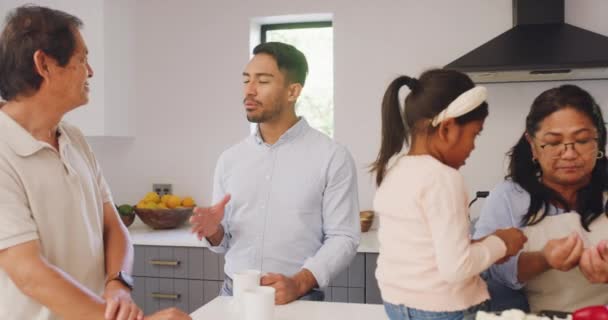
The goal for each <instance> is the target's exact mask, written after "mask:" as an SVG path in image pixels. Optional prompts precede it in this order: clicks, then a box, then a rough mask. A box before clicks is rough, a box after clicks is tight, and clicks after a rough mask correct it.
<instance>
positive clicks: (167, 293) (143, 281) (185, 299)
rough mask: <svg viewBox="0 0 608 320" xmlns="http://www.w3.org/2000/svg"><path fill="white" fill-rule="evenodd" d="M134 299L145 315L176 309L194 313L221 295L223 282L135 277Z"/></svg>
mask: <svg viewBox="0 0 608 320" xmlns="http://www.w3.org/2000/svg"><path fill="white" fill-rule="evenodd" d="M134 278H135V288H134V290H133V299H134V301H135V303H136V304H137V305H138V306H140V307H141V308H142V309H143V310H144V313H145V314H147V315H149V314H151V313H154V312H156V311H159V310H162V309H166V308H171V307H176V308H179V309H180V310H182V311H184V312H188V313H190V312H193V311H195V310H197V309H198V308H200V307H201V306H203V305H204V304H206V303H207V302H209V301H211V300H213V299H214V298H215V297H217V296H218V295H219V291H220V288H221V285H222V281H206V280H187V279H171V278H151V277H134Z"/></svg>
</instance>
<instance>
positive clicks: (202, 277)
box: [129, 221, 382, 314]
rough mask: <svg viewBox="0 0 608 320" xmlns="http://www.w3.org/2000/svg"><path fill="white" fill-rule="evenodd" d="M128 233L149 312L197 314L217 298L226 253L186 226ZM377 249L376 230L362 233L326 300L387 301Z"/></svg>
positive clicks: (137, 226) (137, 293) (138, 290)
mask: <svg viewBox="0 0 608 320" xmlns="http://www.w3.org/2000/svg"><path fill="white" fill-rule="evenodd" d="M129 232H130V234H131V240H132V242H133V244H134V246H135V261H134V268H133V276H134V279H135V290H134V291H133V297H134V299H135V302H136V303H137V304H138V305H139V306H140V307H142V308H143V309H144V311H145V313H146V314H149V313H152V312H155V311H157V310H160V309H163V308H168V307H173V306H175V307H178V308H180V309H182V310H184V311H187V312H193V311H195V310H197V309H199V308H200V307H201V306H203V305H205V304H207V303H209V302H210V301H212V300H214V299H215V298H216V297H217V295H218V293H219V290H220V287H221V285H222V283H223V280H224V272H223V271H224V256H223V255H221V254H216V253H214V252H212V251H211V250H209V249H208V248H207V247H206V246H205V243H204V242H201V241H199V240H198V239H196V237H195V236H194V235H193V234H191V233H190V230H189V227H188V226H187V225H184V226H183V227H182V228H179V229H171V230H153V229H151V228H149V227H147V226H146V225H143V224H142V223H141V221H136V223H134V224H133V225H132V226H131V227H130V228H129ZM378 247H379V245H378V239H377V230H374V229H372V230H370V231H369V232H365V233H362V234H361V241H360V244H359V247H358V252H357V255H356V256H355V258H354V259H353V261H352V262H351V264H350V265H349V266H348V267H347V268H346V269H345V270H344V271H343V272H341V273H340V274H339V275H338V276H336V277H335V278H334V279H332V280H331V282H330V284H329V286H328V287H327V288H324V292H325V301H327V302H337V303H350V304H362V303H367V304H379V303H381V302H382V301H381V298H380V290H379V289H378V284H377V282H376V277H375V275H374V273H375V270H376V259H377V257H378Z"/></svg>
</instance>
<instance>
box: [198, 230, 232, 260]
mask: <svg viewBox="0 0 608 320" xmlns="http://www.w3.org/2000/svg"><path fill="white" fill-rule="evenodd" d="M222 228H223V229H224V237H223V238H222V241H220V243H219V244H218V245H217V246H214V245H213V244H211V242H210V241H209V240H207V238H206V237H204V238H203V239H202V240H201V242H203V244H204V245H205V246H206V247H207V248H208V249H209V250H211V251H213V252H215V253H223V252H224V250H225V248H226V241H228V240H227V238H228V233H227V232H226V226H224V225H223V224H222Z"/></svg>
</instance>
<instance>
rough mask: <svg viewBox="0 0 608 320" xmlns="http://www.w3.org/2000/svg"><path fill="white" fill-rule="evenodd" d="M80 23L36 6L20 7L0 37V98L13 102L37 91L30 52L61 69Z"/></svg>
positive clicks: (70, 50)
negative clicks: (52, 59) (52, 60)
mask: <svg viewBox="0 0 608 320" xmlns="http://www.w3.org/2000/svg"><path fill="white" fill-rule="evenodd" d="M81 26H82V21H81V20H80V19H78V18H77V17H75V16H72V15H70V14H68V13H65V12H62V11H58V10H53V9H50V8H46V7H39V6H22V7H19V8H17V9H15V10H13V11H12V12H11V13H10V14H9V15H8V16H7V19H6V26H5V28H4V31H3V32H2V34H1V35H0V96H1V97H2V98H3V99H5V100H7V101H10V100H13V99H14V98H16V97H17V96H20V95H29V94H31V93H33V92H36V91H37V90H38V89H39V88H40V84H41V83H42V78H41V77H40V75H39V74H38V73H37V72H36V68H35V66H34V59H33V58H32V57H33V56H34V53H35V52H36V51H38V50H41V51H43V52H44V53H45V54H47V55H48V56H50V57H52V58H54V59H55V60H57V63H58V64H59V65H60V66H65V65H66V64H67V63H68V62H69V61H70V58H71V57H72V55H73V54H74V49H75V47H76V38H75V37H74V30H76V29H78V28H80V27H81Z"/></svg>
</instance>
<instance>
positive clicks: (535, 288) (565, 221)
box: [523, 212, 608, 312]
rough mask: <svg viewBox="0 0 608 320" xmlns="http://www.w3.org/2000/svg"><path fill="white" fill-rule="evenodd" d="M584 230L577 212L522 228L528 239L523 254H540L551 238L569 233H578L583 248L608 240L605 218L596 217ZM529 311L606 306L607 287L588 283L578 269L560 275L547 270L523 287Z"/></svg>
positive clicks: (606, 220)
mask: <svg viewBox="0 0 608 320" xmlns="http://www.w3.org/2000/svg"><path fill="white" fill-rule="evenodd" d="M589 229H590V230H591V232H587V231H585V229H584V228H583V227H582V225H581V223H580V216H579V215H578V214H577V213H573V212H569V213H562V214H558V215H554V216H547V217H545V218H544V219H543V220H542V221H541V222H540V223H538V224H536V225H533V226H527V227H525V228H524V229H523V231H524V234H525V235H526V236H527V237H528V242H527V243H526V244H525V246H524V249H523V251H524V252H528V251H542V249H543V247H544V246H545V244H546V243H547V242H548V241H549V240H551V239H557V238H563V237H567V236H568V235H570V234H571V233H572V232H578V233H579V234H581V236H582V238H583V241H584V243H585V247H586V248H587V247H589V246H591V245H597V244H598V242H600V241H601V240H603V239H608V218H607V217H606V215H605V214H603V215H602V216H600V217H598V218H596V219H595V220H594V221H593V223H592V224H591V225H590V226H589ZM524 290H525V292H526V294H527V296H528V301H529V303H530V309H531V311H532V312H538V311H540V310H560V311H568V312H572V311H574V310H576V309H579V308H582V307H586V306H590V305H605V304H608V284H591V283H590V282H589V281H588V280H587V279H586V278H585V276H584V275H583V274H582V272H581V271H580V269H579V268H578V267H575V268H574V269H572V270H570V271H568V272H562V271H559V270H553V269H552V270H549V271H546V272H544V273H542V274H540V275H538V276H536V277H535V278H534V279H532V280H530V281H528V283H527V284H526V286H525V288H524Z"/></svg>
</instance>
